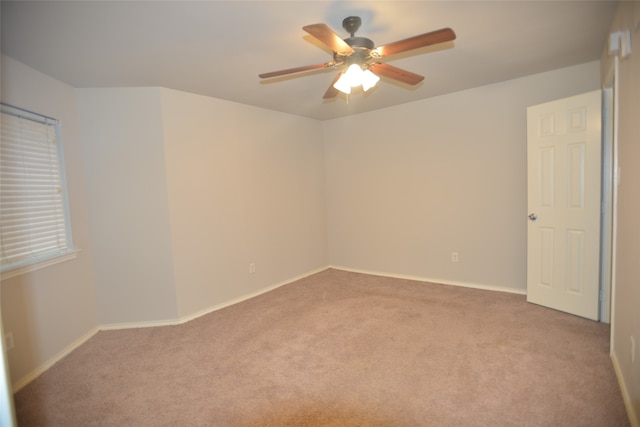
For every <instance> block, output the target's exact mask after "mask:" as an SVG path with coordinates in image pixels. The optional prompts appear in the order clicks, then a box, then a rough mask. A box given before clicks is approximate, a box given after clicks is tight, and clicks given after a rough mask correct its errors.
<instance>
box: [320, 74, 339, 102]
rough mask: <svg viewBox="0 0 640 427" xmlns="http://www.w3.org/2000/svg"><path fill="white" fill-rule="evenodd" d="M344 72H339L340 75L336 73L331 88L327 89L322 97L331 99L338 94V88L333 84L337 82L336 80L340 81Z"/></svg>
mask: <svg viewBox="0 0 640 427" xmlns="http://www.w3.org/2000/svg"><path fill="white" fill-rule="evenodd" d="M342 74H344V73H338V75H336V77H335V78H334V79H333V81H332V82H331V84H330V85H329V89H327V91H326V92H325V93H324V96H323V97H322V99H331V98H335V97H336V95H338V89H336V88H335V87H333V85H334V84H336V82H337V81H338V79H339V78H340V76H342Z"/></svg>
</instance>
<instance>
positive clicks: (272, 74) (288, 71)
mask: <svg viewBox="0 0 640 427" xmlns="http://www.w3.org/2000/svg"><path fill="white" fill-rule="evenodd" d="M334 65H336V63H335V62H333V61H331V62H325V63H324V64H315V65H306V66H304V67H296V68H288V69H286V70H280V71H272V72H270V73H263V74H258V77H260V78H261V79H269V78H271V77H278V76H285V75H287V74H293V73H299V72H301V71H309V70H318V69H321V68H329V67H333V66H334Z"/></svg>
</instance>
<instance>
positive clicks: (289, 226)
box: [162, 89, 327, 317]
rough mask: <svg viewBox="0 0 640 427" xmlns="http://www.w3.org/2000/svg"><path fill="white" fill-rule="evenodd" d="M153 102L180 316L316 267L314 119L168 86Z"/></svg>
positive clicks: (320, 187)
mask: <svg viewBox="0 0 640 427" xmlns="http://www.w3.org/2000/svg"><path fill="white" fill-rule="evenodd" d="M162 108H163V110H162V114H163V119H162V123H163V133H164V140H165V160H166V182H167V188H168V197H169V203H168V207H169V213H170V218H171V240H172V252H173V262H174V271H175V281H176V292H177V302H178V314H179V316H180V317H185V316H191V315H193V314H194V313H197V312H200V311H203V310H204V311H206V310H207V309H210V308H211V307H214V306H216V305H219V304H224V303H226V302H228V301H230V300H233V299H236V298H238V297H241V296H243V295H250V294H253V293H255V292H258V291H260V290H262V289H264V288H266V287H269V286H272V285H274V284H277V283H280V282H282V281H285V280H289V279H291V278H293V277H296V276H299V275H303V274H306V273H309V272H310V271H313V270H316V269H318V268H321V267H324V266H326V263H327V261H326V222H325V200H324V194H325V191H324V163H323V147H322V132H321V124H320V122H318V121H316V120H311V119H305V118H302V117H297V116H292V115H287V114H283V113H278V112H273V111H268V110H264V109H260V108H254V107H249V106H246V105H241V104H236V103H232V102H227V101H222V100H218V99H213V98H208V97H204V96H198V95H192V94H188V93H184V92H178V91H173V90H168V89H163V90H162ZM251 263H253V264H254V265H255V273H253V274H250V273H249V264H251Z"/></svg>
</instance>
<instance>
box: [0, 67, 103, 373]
mask: <svg viewBox="0 0 640 427" xmlns="http://www.w3.org/2000/svg"><path fill="white" fill-rule="evenodd" d="M2 101H3V102H7V103H10V104H13V105H16V106H18V107H21V108H26V109H29V110H32V111H36V112H38V113H41V114H45V115H49V116H51V117H55V118H57V119H60V120H61V123H62V125H61V126H62V127H61V132H62V140H63V147H64V162H65V169H66V174H67V181H68V186H67V187H68V192H69V193H68V196H69V209H70V214H71V228H72V230H73V241H74V244H75V247H76V249H79V252H78V254H77V257H76V258H75V259H72V260H69V261H64V262H61V263H58V264H55V265H53V266H50V267H46V268H43V269H40V270H36V271H33V272H31V273H27V274H23V275H20V276H16V277H13V278H10V279H7V280H2V282H1V283H0V295H1V299H2V310H1V312H2V320H3V326H4V329H5V332H12V333H13V338H14V342H15V347H14V348H13V350H10V351H9V352H8V359H9V365H10V373H11V379H12V381H13V382H14V383H20V382H22V381H23V380H25V379H28V378H27V377H28V375H30V374H31V373H33V372H34V370H35V369H37V368H38V367H43V366H45V365H46V364H47V363H49V362H51V361H52V360H55V359H56V358H57V357H58V356H59V355H60V354H63V353H64V352H65V351H66V349H68V348H69V347H70V346H72V345H73V343H74V342H76V340H79V339H81V338H82V337H84V336H86V335H87V334H90V333H92V331H94V330H95V328H96V327H97V326H98V318H97V311H96V295H95V291H94V286H93V285H94V282H93V273H92V268H91V259H92V255H91V250H90V249H91V248H90V245H89V232H88V227H87V212H86V207H85V206H86V199H85V188H84V179H83V173H84V172H83V169H82V146H81V140H80V138H79V134H78V121H77V117H76V107H77V106H76V98H75V90H74V89H73V88H72V87H70V86H67V85H65V84H63V83H61V82H59V81H57V80H54V79H52V78H50V77H48V76H46V75H44V74H41V73H39V72H37V71H35V70H33V69H32V68H29V67H26V66H24V65H22V64H21V63H19V62H16V61H14V60H12V59H11V58H8V57H6V56H3V57H2Z"/></svg>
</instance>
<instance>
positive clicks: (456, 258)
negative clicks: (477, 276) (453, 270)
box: [451, 252, 460, 262]
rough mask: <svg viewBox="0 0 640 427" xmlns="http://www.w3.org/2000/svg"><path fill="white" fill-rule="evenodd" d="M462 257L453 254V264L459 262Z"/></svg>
mask: <svg viewBox="0 0 640 427" xmlns="http://www.w3.org/2000/svg"><path fill="white" fill-rule="evenodd" d="M459 261H460V257H459V256H458V252H451V262H459Z"/></svg>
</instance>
